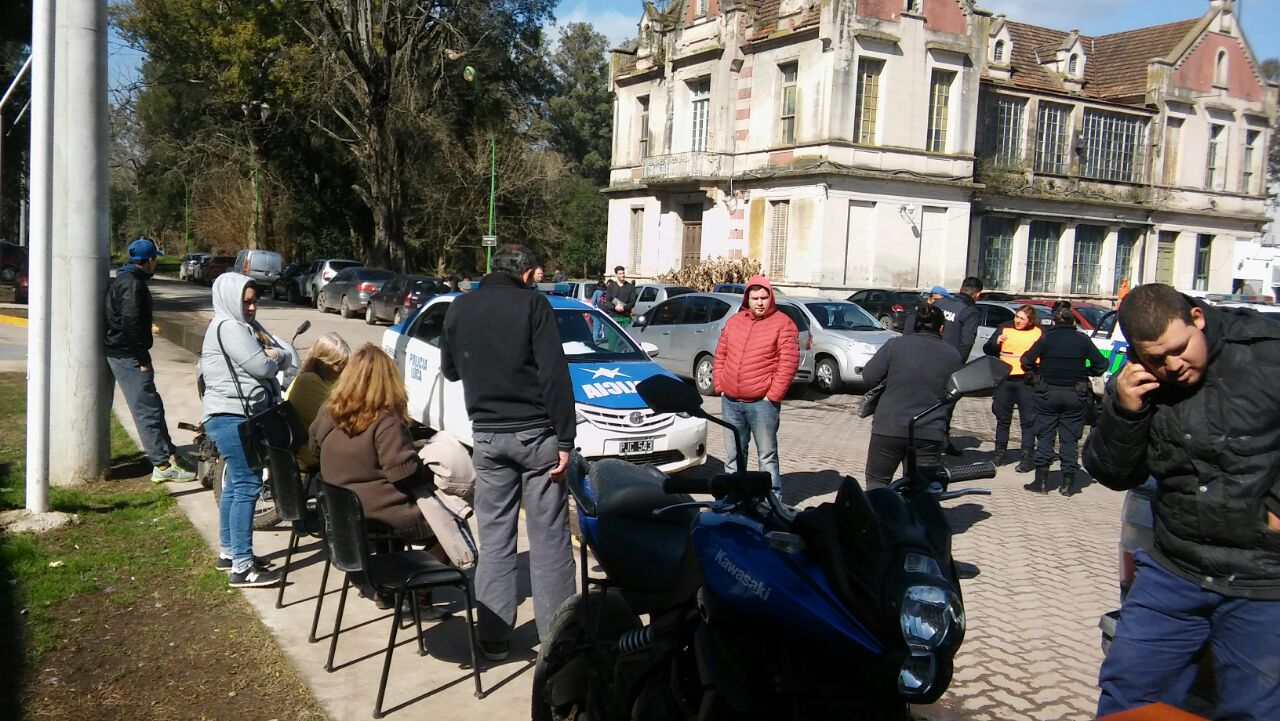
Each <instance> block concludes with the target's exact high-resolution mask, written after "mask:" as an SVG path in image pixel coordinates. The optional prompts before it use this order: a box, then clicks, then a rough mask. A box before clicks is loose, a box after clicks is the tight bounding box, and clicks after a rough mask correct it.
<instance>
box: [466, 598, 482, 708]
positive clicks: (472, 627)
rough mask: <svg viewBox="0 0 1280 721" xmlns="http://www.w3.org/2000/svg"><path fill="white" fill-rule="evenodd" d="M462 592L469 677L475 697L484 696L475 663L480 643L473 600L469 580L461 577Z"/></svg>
mask: <svg viewBox="0 0 1280 721" xmlns="http://www.w3.org/2000/svg"><path fill="white" fill-rule="evenodd" d="M461 585H462V592H463V593H464V594H466V596H467V636H468V637H470V639H471V678H472V679H473V680H474V681H475V684H476V698H481V699H482V698H484V696H485V694H484V689H482V688H481V687H480V664H478V663H476V646H478V645H480V641H479V639H477V638H476V619H475V602H474V601H473V599H472V597H471V581H470V580H468V579H466V578H464V579H462V584H461Z"/></svg>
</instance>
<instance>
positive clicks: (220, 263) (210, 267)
mask: <svg viewBox="0 0 1280 721" xmlns="http://www.w3.org/2000/svg"><path fill="white" fill-rule="evenodd" d="M235 260H236V259H235V258H233V257H231V256H229V255H215V256H212V257H210V258H209V260H208V261H206V262H205V263H204V264H202V265H201V266H200V282H201V283H204V284H205V285H213V281H215V280H217V279H218V276H220V275H222V274H223V273H225V272H227V271H228V270H230V269H231V266H232V263H234V262H235Z"/></svg>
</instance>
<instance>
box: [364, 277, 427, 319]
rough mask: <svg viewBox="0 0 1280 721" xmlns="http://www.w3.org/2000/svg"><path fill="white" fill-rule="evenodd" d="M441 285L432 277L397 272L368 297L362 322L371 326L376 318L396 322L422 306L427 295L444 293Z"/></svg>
mask: <svg viewBox="0 0 1280 721" xmlns="http://www.w3.org/2000/svg"><path fill="white" fill-rule="evenodd" d="M444 290H445V286H444V284H442V283H441V282H440V281H438V280H436V279H435V278H428V277H427V276H425V275H397V276H396V277H395V278H392V279H391V280H389V281H387V282H386V283H384V284H383V286H382V287H381V288H380V289H378V292H377V293H374V294H373V295H371V296H369V304H368V305H366V306H365V308H364V322H366V323H368V324H369V325H374V324H376V323H378V322H380V321H384V320H387V321H391V324H392V325H400V324H401V323H403V322H404V320H405V318H408V317H409V316H410V315H412V314H413V312H414V311H415V310H417V309H419V308H421V307H422V304H423V303H426V302H427V301H428V300H430V299H431V298H434V297H435V296H437V295H439V294H440V293H442V292H444Z"/></svg>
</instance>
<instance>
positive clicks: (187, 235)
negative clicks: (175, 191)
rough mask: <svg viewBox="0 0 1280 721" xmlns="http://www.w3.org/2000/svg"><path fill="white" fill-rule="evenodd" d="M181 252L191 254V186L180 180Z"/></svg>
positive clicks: (185, 180) (184, 179)
mask: <svg viewBox="0 0 1280 721" xmlns="http://www.w3.org/2000/svg"><path fill="white" fill-rule="evenodd" d="M182 252H183V253H190V252H191V186H189V185H187V179H186V178H183V179H182Z"/></svg>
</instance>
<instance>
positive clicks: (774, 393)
mask: <svg viewBox="0 0 1280 721" xmlns="http://www.w3.org/2000/svg"><path fill="white" fill-rule="evenodd" d="M799 364H800V340H799V332H798V331H797V330H796V324H795V323H793V322H791V319H790V318H788V317H787V315H786V314H785V313H780V312H778V305H777V303H776V302H774V299H773V286H771V285H769V280H768V279H767V278H765V277H764V276H762V275H753V276H751V279H750V280H748V281H747V290H746V292H745V293H743V294H742V310H740V311H738V312H737V313H736V314H735V315H734V316H733V317H732V318H730V319H729V321H728V322H727V323H725V324H724V330H723V331H721V332H720V342H719V343H717V344H716V362H715V366H714V368H713V370H712V381H713V383H714V384H715V389H716V392H717V393H719V394H720V395H721V398H720V401H721V410H722V414H723V416H724V420H725V421H726V422H727V423H729V424H730V425H732V426H733V427H734V428H737V429H738V436H739V438H741V441H742V452H743V454H744V457H745V454H746V452H747V445H748V443H749V441H750V440H751V439H752V438H755V441H756V454H757V458H758V460H759V464H760V468H761V469H763V470H767V471H769V475H771V476H773V489H774V490H775V491H781V490H782V474H781V472H780V466H779V464H778V423H779V420H780V418H779V411H781V410H782V398H783V396H785V395H786V394H787V388H789V387H790V386H791V378H792V377H793V376H794V375H795V374H796V366H797V365H799ZM725 449H726V451H727V453H728V458H726V459H725V471H727V472H729V473H733V472H734V471H736V470H737V469H738V462H737V458H738V456H737V453H736V449H735V448H734V446H733V438H732V437H729V436H726V437H725ZM744 470H745V469H744Z"/></svg>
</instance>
